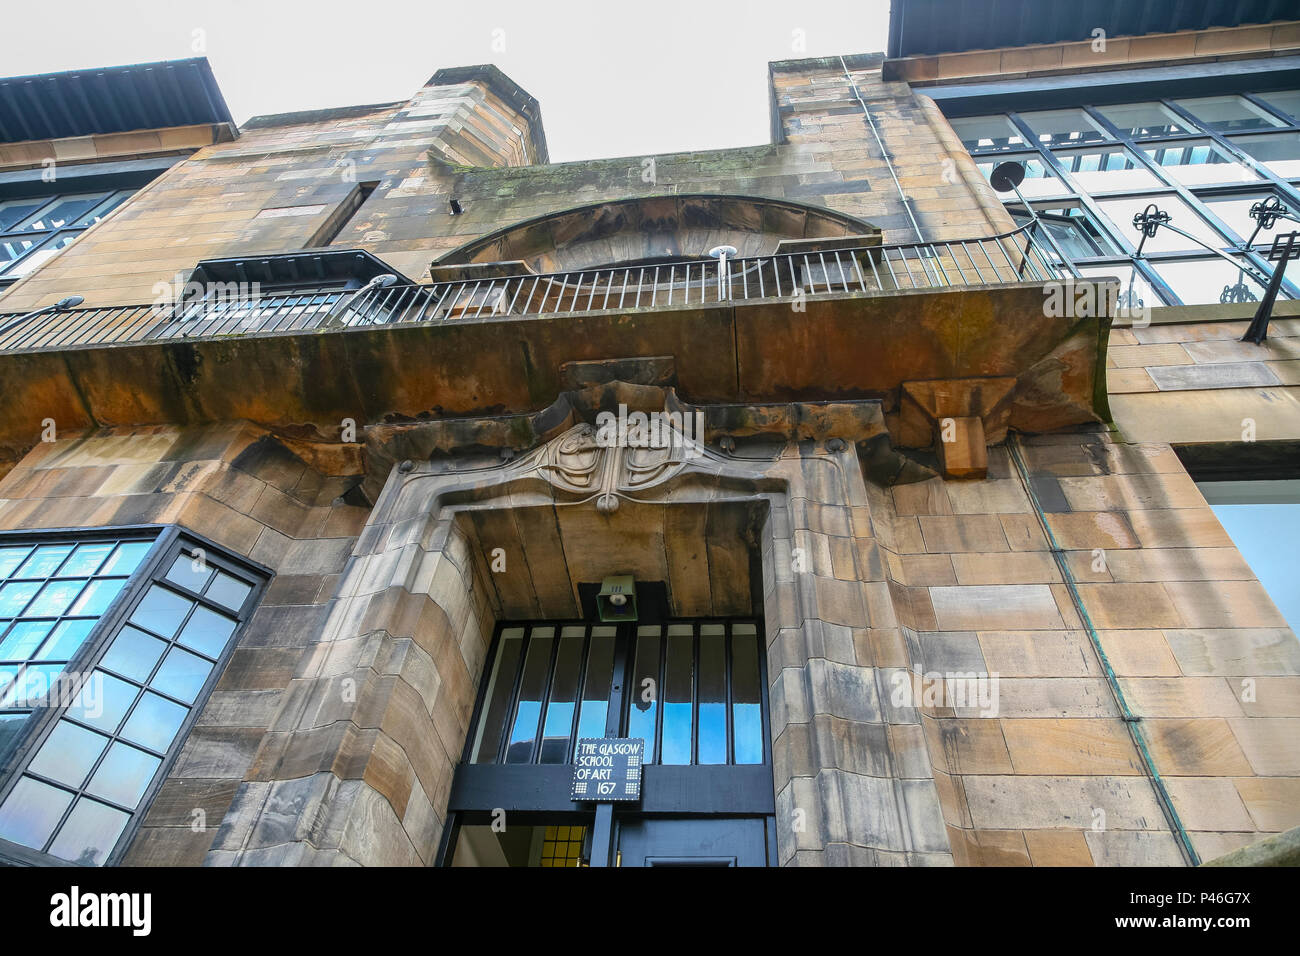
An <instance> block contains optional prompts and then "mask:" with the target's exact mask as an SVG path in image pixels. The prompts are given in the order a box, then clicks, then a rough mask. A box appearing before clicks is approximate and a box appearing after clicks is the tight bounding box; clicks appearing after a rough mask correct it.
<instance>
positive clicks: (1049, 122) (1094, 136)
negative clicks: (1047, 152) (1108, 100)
mask: <svg viewBox="0 0 1300 956" xmlns="http://www.w3.org/2000/svg"><path fill="white" fill-rule="evenodd" d="M1020 118H1021V119H1022V120H1024V121H1025V123H1026V124H1027V125H1028V126H1029V128H1030V129H1031V130H1033V131H1034V135H1035V136H1036V137H1037V138H1038V141H1039V142H1040V143H1043V144H1044V145H1046V146H1080V145H1082V144H1084V143H1100V142H1102V141H1103V140H1107V139H1110V137H1109V136H1107V135H1106V133H1105V131H1104V130H1103V129H1102V128H1101V124H1099V123H1098V122H1097V121H1096V120H1094V119H1092V117H1090V116H1088V114H1087V113H1085V112H1084V111H1083V110H1046V111H1044V112H1041V113H1021V114H1020Z"/></svg>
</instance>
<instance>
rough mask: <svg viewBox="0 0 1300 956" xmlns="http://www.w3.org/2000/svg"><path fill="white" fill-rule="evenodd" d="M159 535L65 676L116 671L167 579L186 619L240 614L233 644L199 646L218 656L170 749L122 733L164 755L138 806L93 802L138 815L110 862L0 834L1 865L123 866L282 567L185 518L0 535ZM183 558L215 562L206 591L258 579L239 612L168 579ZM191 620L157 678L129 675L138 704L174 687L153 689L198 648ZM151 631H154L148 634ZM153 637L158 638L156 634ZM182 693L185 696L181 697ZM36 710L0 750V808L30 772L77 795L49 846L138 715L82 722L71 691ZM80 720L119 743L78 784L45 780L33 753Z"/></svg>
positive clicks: (5, 541)
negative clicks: (115, 662) (175, 659)
mask: <svg viewBox="0 0 1300 956" xmlns="http://www.w3.org/2000/svg"><path fill="white" fill-rule="evenodd" d="M149 536H152V548H151V549H150V551H149V553H148V554H147V555H146V556H145V558H144V559H143V560H142V561H141V562H140V564H139V565H138V566H137V567H136V569H135V571H134V572H133V573H132V574H131V576H130V577H129V578H128V580H127V582H126V584H125V585H124V586H123V587H122V589H121V591H120V592H119V593H118V594H117V597H116V598H115V599H114V601H113V602H112V604H111V605H110V606H109V607H108V608H107V610H106V611H105V612H104V613H103V614H102V615H101V616H100V618H99V620H98V621H97V622H96V624H95V626H94V628H93V630H92V631H91V632H90V634H89V635H88V636H87V637H86V639H85V641H84V642H83V644H82V645H81V647H80V649H79V650H78V651H77V653H76V654H74V655H72V657H71V658H70V660H69V661H68V663H67V665H65V666H66V671H65V673H71V674H79V675H89V674H91V673H92V671H94V670H95V669H96V668H102V670H103V671H104V672H105V673H106V674H107V675H108V676H110V677H116V676H117V675H116V674H114V671H113V668H112V665H109V664H106V663H105V657H106V655H107V654H108V653H109V651H110V650H112V649H113V646H114V643H115V639H116V638H118V637H119V635H121V634H122V633H123V632H124V631H125V629H126V628H127V626H128V624H129V625H130V626H131V627H133V628H135V629H136V630H141V629H142V627H145V625H142V624H141V623H140V622H138V621H137V622H131V618H132V615H133V614H135V613H136V611H137V609H138V608H140V605H141V603H142V602H143V601H144V599H145V597H146V596H147V595H148V594H149V593H150V591H151V589H152V588H153V586H154V585H155V584H162V585H165V587H166V589H168V590H170V591H173V592H176V593H177V594H179V595H180V596H182V597H184V598H186V599H189V600H191V601H193V602H194V605H193V607H191V608H190V610H189V611H187V612H186V620H187V621H188V620H189V618H190V616H192V615H194V614H196V613H197V612H198V611H199V610H200V609H207V610H209V611H211V612H215V613H219V614H221V615H223V616H225V617H232V618H234V619H235V620H236V624H235V627H234V628H233V630H232V631H231V632H230V634H229V635H228V637H226V638H225V643H224V646H223V647H222V648H221V649H220V651H219V653H217V654H215V656H213V655H208V654H206V653H204V652H200V654H201V656H203V657H206V658H207V660H208V661H209V662H210V663H211V668H210V670H209V671H208V673H207V675H206V677H205V679H204V680H203V683H202V685H201V686H200V687H198V688H197V690H195V691H194V692H193V697H192V700H190V701H188V702H183V701H182V703H183V705H184V706H186V707H188V712H187V713H186V715H185V717H184V719H183V720H182V721H181V722H180V723H179V725H178V726H177V727H176V729H175V730H174V731H173V734H172V737H171V740H170V741H169V742H168V744H167V745H166V747H165V748H157V747H151V746H149V745H148V744H140V743H138V742H136V741H127V740H122V743H123V744H124V745H128V746H130V747H131V748H133V749H138V750H141V752H144V753H150V754H152V755H153V756H155V757H158V758H160V762H159V764H158V766H157V767H156V768H155V770H154V772H153V775H152V777H151V778H150V779H149V782H148V785H147V786H146V787H145V788H144V789H143V792H142V794H141V796H140V797H139V799H138V801H137V802H136V804H135V805H134V806H133V807H130V808H127V807H125V806H124V805H114V804H113V802H112V801H111V799H107V798H105V797H103V796H100V795H96V794H92V795H91V799H93V800H95V801H96V802H97V803H103V804H105V805H107V806H109V807H110V808H111V809H115V810H120V811H122V812H129V819H128V820H127V821H126V823H125V825H124V826H123V828H122V829H121V831H120V833H119V834H118V837H117V839H116V841H115V842H114V843H113V846H112V848H111V850H110V851H109V852H108V853H107V854H106V855H105V857H104V859H103V861H102V862H98V863H93V864H87V863H77V862H70V861H68V860H64V859H61V858H59V857H57V856H54V855H53V854H51V853H50V852H47V851H46V850H44V849H42V850H37V849H33V848H31V847H28V846H25V845H23V844H19V843H15V842H11V841H9V840H5V839H3V838H0V865H3V864H9V865H20V866H23V865H26V866H105V867H108V866H116V865H118V864H120V863H121V861H122V859H123V857H124V856H125V855H126V853H127V852H128V851H129V849H130V846H131V843H132V841H133V840H134V838H135V835H136V833H137V832H138V830H139V828H140V826H141V824H142V822H143V821H144V818H145V817H146V816H147V815H148V813H149V809H150V807H151V806H152V804H153V801H154V798H155V797H156V796H157V794H158V791H159V790H160V789H161V787H162V786H163V784H164V783H165V782H166V780H167V777H168V775H169V774H170V772H171V770H172V768H173V767H174V765H175V762H176V759H177V757H178V756H179V754H180V752H181V749H182V748H183V747H184V745H185V742H186V740H187V739H188V738H189V734H190V731H191V730H192V729H193V727H194V725H195V724H196V722H197V721H198V719H199V717H200V716H201V714H202V712H203V709H204V707H205V706H206V704H207V701H208V699H209V697H210V695H211V693H212V691H213V689H214V688H215V687H216V685H217V683H218V682H219V681H220V680H221V676H222V674H223V673H224V671H225V668H226V665H227V664H228V663H229V661H230V657H231V655H232V654H233V652H234V650H235V648H236V647H238V645H239V641H240V639H241V637H242V636H243V633H244V631H245V629H246V627H247V625H248V622H249V620H250V619H251V618H252V616H253V614H254V612H255V611H256V609H257V607H258V606H259V604H260V602H261V599H262V596H263V594H264V593H265V589H266V587H267V585H268V584H269V582H270V580H271V578H272V577H273V572H272V571H271V570H270V569H269V568H266V567H265V566H263V565H260V564H258V563H256V562H253V561H250V560H247V559H245V558H242V557H240V556H238V555H235V554H233V553H232V552H230V551H228V550H227V549H225V548H223V547H221V546H220V545H217V544H215V543H214V542H212V541H211V540H209V539H207V538H205V537H203V536H202V535H198V534H195V533H193V532H191V531H188V530H186V529H183V528H181V527H179V526H176V525H132V526H123V527H117V528H95V529H51V530H44V531H39V532H35V531H34V532H14V533H8V532H6V533H0V545H9V544H13V543H16V544H23V543H32V542H35V543H44V542H50V541H56V540H58V541H66V540H74V539H75V540H76V541H77V542H78V543H80V542H82V541H96V540H105V539H115V538H122V537H132V538H142V539H143V538H148V537H149ZM182 556H183V557H184V558H185V559H186V560H189V561H192V562H199V566H203V567H209V568H211V569H213V573H212V574H210V575H208V576H207V577H206V578H205V580H204V582H203V584H202V585H201V587H202V589H203V590H204V591H206V590H211V589H212V588H213V586H214V583H215V582H216V581H217V580H218V578H219V575H220V574H221V573H224V574H226V575H228V576H229V577H233V578H236V579H237V580H238V581H239V582H242V583H243V584H246V585H248V586H249V590H248V592H247V593H246V594H245V595H244V598H243V601H242V603H241V604H240V606H239V608H238V609H237V610H232V609H231V608H229V607H228V606H226V605H223V604H221V603H220V602H218V601H216V600H213V599H211V598H209V597H207V596H205V594H204V593H200V592H196V591H193V590H191V589H190V588H189V587H187V585H186V584H184V583H183V582H181V581H178V580H177V579H176V578H174V577H171V578H169V577H168V576H167V575H168V572H169V571H170V570H171V569H172V567H173V565H174V564H177V563H178V558H181V557H182ZM183 631H184V625H178V626H177V628H176V629H175V632H174V633H173V634H172V636H171V637H170V638H167V637H161V638H160V639H161V640H164V641H166V642H167V647H166V648H165V649H164V650H163V651H162V652H160V654H159V657H158V658H157V660H155V661H154V663H153V664H152V665H151V669H150V671H149V676H146V677H145V678H143V679H137V678H135V677H127V678H126V679H125V680H124V681H121V682H123V683H126V682H130V683H134V684H137V685H139V686H137V690H138V691H141V693H140V694H139V695H138V696H137V697H136V699H135V704H134V705H133V706H137V707H138V706H139V705H140V703H141V702H142V701H143V700H144V694H145V693H151V694H153V695H154V696H157V697H163V696H164V695H165V693H166V692H165V691H159V689H158V688H157V687H156V686H153V685H152V683H151V681H152V680H153V679H154V678H156V677H157V676H158V674H159V673H160V672H161V669H162V668H163V667H164V666H165V665H166V662H167V658H168V656H169V655H170V653H171V652H172V651H173V650H174V649H175V650H185V651H187V652H189V651H191V650H192V645H186V646H184V647H182V645H181V643H180V640H181V636H182V632H183ZM145 633H147V631H146V632H145ZM149 636H151V637H153V636H155V635H152V634H151V635H149ZM177 700H181V698H177ZM31 710H32V714H31V717H30V718H29V719H28V721H27V724H26V725H25V726H24V728H23V729H22V731H21V732H20V733H19V734H18V736H17V739H16V741H15V742H14V745H13V746H12V747H11V748H10V750H9V752H8V754H7V756H6V755H0V758H3V764H0V806H3V804H4V801H5V800H7V799H8V797H9V795H10V794H11V793H12V792H13V791H14V790H15V789H16V788H17V787H18V786H19V785H20V783H21V782H22V781H23V780H25V779H35V780H37V781H38V782H39V783H42V784H44V785H45V786H52V787H56V788H58V789H61V790H64V791H67V792H70V793H72V794H73V796H72V797H71V798H70V799H69V802H68V804H67V805H66V806H65V807H64V809H63V811H62V813H61V816H60V820H59V822H58V823H57V825H56V826H55V827H54V829H53V831H52V832H51V833H50V835H49V837H48V838H47V840H46V843H45V845H46V846H47V847H48V846H50V845H51V844H52V843H53V842H54V841H55V839H56V838H57V836H58V835H59V833H60V832H61V830H62V828H63V826H64V824H65V823H67V820H68V817H69V815H70V814H71V813H72V811H73V810H74V809H75V808H76V806H77V804H78V801H79V799H80V798H81V796H82V795H83V794H84V793H85V791H86V788H87V787H88V786H89V785H90V783H91V782H92V781H93V780H94V776H95V773H96V771H97V770H98V768H99V767H100V766H101V765H102V764H103V762H104V761H105V760H107V759H108V756H109V754H110V752H111V751H112V750H113V745H114V743H117V742H118V741H119V738H121V737H122V735H123V734H124V733H125V731H126V728H127V725H128V724H129V722H130V717H129V716H125V715H124V716H123V717H122V718H121V719H120V720H119V721H118V724H117V726H116V727H115V728H114V729H113V730H111V731H106V730H104V729H103V728H102V727H97V726H94V725H90V724H84V723H80V721H81V718H80V717H78V715H77V714H76V713H75V711H74V707H73V706H70V704H69V701H68V699H67V696H66V694H65V695H62V696H61V697H59V698H57V699H55V700H52V701H51V700H50V699H48V698H47V699H45V700H41V701H35V702H33V706H32V707H31ZM68 722H71V723H74V724H77V725H78V726H80V727H83V728H88V729H91V730H93V731H94V732H96V733H99V734H101V735H104V736H107V737H109V738H110V743H109V744H107V745H105V746H104V747H103V749H102V751H101V752H100V754H99V756H98V758H97V760H96V762H95V764H94V767H93V768H92V769H91V770H90V771H89V772H88V773H87V774H86V775H85V778H84V779H83V780H82V781H81V784H80V785H79V786H76V787H74V786H73V785H71V784H67V783H64V782H61V781H58V780H53V779H48V778H44V779H43V778H42V775H41V774H40V773H39V771H33V770H32V769H31V765H32V762H33V760H34V758H36V757H37V755H38V754H40V752H41V748H42V746H43V745H44V744H45V742H46V741H47V740H48V739H49V738H50V736H51V735H52V734H53V733H54V731H55V730H56V728H57V727H58V726H59V725H60V724H61V723H68Z"/></svg>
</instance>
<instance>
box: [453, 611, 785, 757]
mask: <svg viewBox="0 0 1300 956" xmlns="http://www.w3.org/2000/svg"><path fill="white" fill-rule="evenodd" d="M629 631H630V632H629V633H628V634H627V636H626V640H627V642H628V647H627V652H626V655H625V659H626V661H627V665H626V666H627V667H628V668H629V669H630V670H628V672H627V683H626V684H624V686H625V687H626V689H627V690H626V694H625V697H626V699H627V704H626V706H625V707H624V710H623V713H622V714H621V715H619V722H620V725H621V726H622V727H623V728H625V732H626V735H627V736H629V737H641V738H644V739H645V742H646V746H645V762H646V763H659V764H677V765H692V764H694V765H709V764H716V765H721V764H761V763H764V746H763V717H762V715H763V693H762V690H763V682H762V678H761V675H760V667H761V653H760V647H759V638H758V626H757V624H756V623H755V622H754V621H735V622H725V621H698V622H671V623H667V624H641V625H637V626H634V627H632V628H630V629H629ZM621 639H622V638H620V628H619V627H617V626H615V625H608V624H529V625H513V626H504V627H502V628H501V630H500V633H499V634H498V637H497V642H496V651H495V654H494V655H493V662H492V668H491V671H490V674H489V677H488V682H487V686H486V689H485V692H484V697H483V702H482V705H481V707H480V716H479V721H478V727H477V730H476V732H475V735H474V742H473V744H472V746H471V750H470V762H471V763H507V764H529V763H531V764H539V763H540V764H565V763H569V762H571V760H572V756H573V747H574V744H575V742H576V741H577V740H578V739H579V738H582V737H603V736H605V735H606V734H605V731H606V726H607V722H608V717H609V713H608V710H609V701H610V691H611V685H612V683H613V682H614V675H615V663H616V658H617V656H618V655H617V654H616V650H617V647H618V642H619V641H620V640H621ZM620 682H621V681H620Z"/></svg>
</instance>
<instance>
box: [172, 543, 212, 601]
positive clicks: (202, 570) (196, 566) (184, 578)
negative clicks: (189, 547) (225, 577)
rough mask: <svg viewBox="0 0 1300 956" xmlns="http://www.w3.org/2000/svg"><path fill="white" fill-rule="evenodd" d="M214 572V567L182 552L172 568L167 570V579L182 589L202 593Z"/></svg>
mask: <svg viewBox="0 0 1300 956" xmlns="http://www.w3.org/2000/svg"><path fill="white" fill-rule="evenodd" d="M212 571H213V569H212V567H211V566H210V565H208V564H207V563H206V562H201V561H199V560H197V559H196V558H193V557H191V556H190V555H189V554H186V553H185V552H184V551H182V552H181V553H180V554H178V555H177V556H176V560H175V561H173V562H172V566H171V567H170V568H168V569H167V574H166V575H165V577H166V578H167V580H168V581H172V582H174V583H176V584H179V585H180V586H181V587H184V588H189V589H190V590H191V591H194V592H196V593H202V592H203V585H205V584H207V583H208V578H210V577H212Z"/></svg>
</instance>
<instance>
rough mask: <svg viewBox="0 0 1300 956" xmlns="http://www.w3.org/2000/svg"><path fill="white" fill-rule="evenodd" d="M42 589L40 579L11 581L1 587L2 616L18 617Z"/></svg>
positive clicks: (0, 606)
mask: <svg viewBox="0 0 1300 956" xmlns="http://www.w3.org/2000/svg"><path fill="white" fill-rule="evenodd" d="M40 589H41V584H40V582H39V581H10V582H9V583H8V584H6V585H5V586H4V587H0V617H17V616H18V615H19V614H21V613H22V610H23V608H25V607H26V606H27V602H28V601H30V600H31V599H32V598H34V597H35V596H36V592H37V591H39V590H40Z"/></svg>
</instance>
